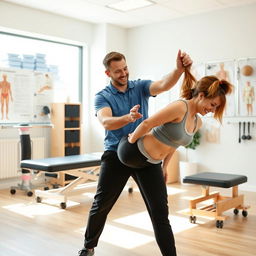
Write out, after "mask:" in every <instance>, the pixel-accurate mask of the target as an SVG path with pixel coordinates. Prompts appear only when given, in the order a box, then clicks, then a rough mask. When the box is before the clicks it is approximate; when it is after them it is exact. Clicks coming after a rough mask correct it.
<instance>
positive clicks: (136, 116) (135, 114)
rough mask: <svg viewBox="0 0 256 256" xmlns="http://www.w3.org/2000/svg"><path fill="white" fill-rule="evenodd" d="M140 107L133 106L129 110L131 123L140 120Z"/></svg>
mask: <svg viewBox="0 0 256 256" xmlns="http://www.w3.org/2000/svg"><path fill="white" fill-rule="evenodd" d="M139 108H140V105H139V104H138V105H135V106H133V107H132V108H131V109H130V118H131V122H135V121H136V120H137V119H140V118H142V114H141V113H139Z"/></svg>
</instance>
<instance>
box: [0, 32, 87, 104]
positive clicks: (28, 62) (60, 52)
mask: <svg viewBox="0 0 256 256" xmlns="http://www.w3.org/2000/svg"><path fill="white" fill-rule="evenodd" d="M0 42H1V47H0V67H12V68H17V69H19V68H20V69H30V70H35V72H37V71H38V72H40V71H41V72H46V73H47V72H48V73H49V74H50V75H51V76H52V77H53V89H54V101H55V102H65V101H67V100H70V101H72V102H81V101H82V47H81V46H77V45H72V44H66V43H62V42H55V41H50V40H45V39H39V38H33V37H27V36H20V35H15V34H10V33H4V32H0ZM33 58H34V59H33Z"/></svg>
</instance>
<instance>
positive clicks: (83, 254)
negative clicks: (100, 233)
mask: <svg viewBox="0 0 256 256" xmlns="http://www.w3.org/2000/svg"><path fill="white" fill-rule="evenodd" d="M93 255H94V249H93V250H92V251H89V250H88V249H86V248H83V249H82V250H80V251H79V252H78V256H93Z"/></svg>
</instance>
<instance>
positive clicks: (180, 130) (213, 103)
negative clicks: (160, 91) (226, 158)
mask: <svg viewBox="0 0 256 256" xmlns="http://www.w3.org/2000/svg"><path fill="white" fill-rule="evenodd" d="M232 87H233V86H232V85H231V84H230V83H229V82H228V81H225V80H219V79H218V78H217V77H215V76H205V77H203V78H202V79H200V80H199V81H196V79H195V78H194V77H193V76H192V75H191V73H190V72H189V70H186V71H185V78H184V81H183V84H182V86H181V98H182V99H180V100H177V101H175V102H173V103H170V104H168V105H167V106H166V107H165V108H163V109H161V110H160V111H158V112H157V113H155V114H154V115H152V116H151V117H149V118H148V119H146V120H144V121H143V122H142V123H141V124H140V125H139V126H138V127H137V128H136V129H135V130H134V132H133V133H131V134H129V135H128V136H126V137H124V138H122V140H121V141H120V143H119V146H118V150H117V153H118V157H119V159H120V161H121V162H122V163H123V164H125V165H127V166H130V167H133V168H144V167H147V166H149V165H152V164H159V163H161V161H162V160H163V171H164V173H165V174H166V170H167V164H168V162H169V160H170V158H171V157H172V154H173V153H174V152H175V150H176V149H177V148H178V147H179V146H186V145H189V144H190V143H191V141H192V139H193V136H194V134H195V133H196V131H197V130H198V129H199V128H200V127H201V126H202V120H201V118H200V117H199V116H198V114H200V115H202V116H204V115H206V114H207V113H209V112H212V113H214V118H215V119H217V120H219V121H220V122H221V121H222V116H223V112H224V108H225V105H226V95H227V94H230V93H231V92H232Z"/></svg>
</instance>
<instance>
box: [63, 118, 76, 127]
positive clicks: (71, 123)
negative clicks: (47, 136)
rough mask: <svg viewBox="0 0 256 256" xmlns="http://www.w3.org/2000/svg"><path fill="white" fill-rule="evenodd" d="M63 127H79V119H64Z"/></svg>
mask: <svg viewBox="0 0 256 256" xmlns="http://www.w3.org/2000/svg"><path fill="white" fill-rule="evenodd" d="M65 128H79V121H78V120H68V121H65Z"/></svg>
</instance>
